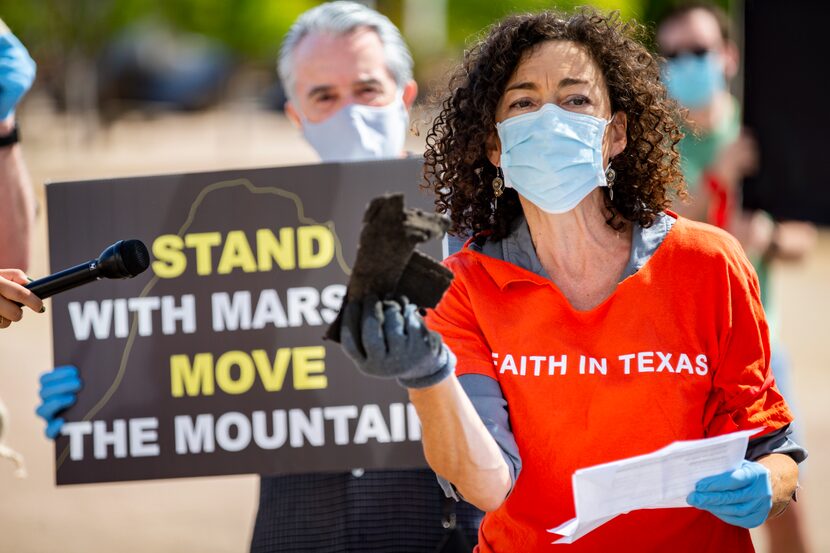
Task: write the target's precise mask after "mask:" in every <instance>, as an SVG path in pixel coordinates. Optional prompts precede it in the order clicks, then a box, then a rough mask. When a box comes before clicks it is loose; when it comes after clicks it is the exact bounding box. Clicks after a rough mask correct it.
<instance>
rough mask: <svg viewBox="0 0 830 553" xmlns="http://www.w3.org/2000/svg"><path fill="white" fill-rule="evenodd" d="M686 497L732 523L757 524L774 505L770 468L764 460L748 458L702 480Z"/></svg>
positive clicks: (692, 503)
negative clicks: (738, 464)
mask: <svg viewBox="0 0 830 553" xmlns="http://www.w3.org/2000/svg"><path fill="white" fill-rule="evenodd" d="M686 501H687V502H688V503H689V505H691V506H692V507H697V508H698V509H703V510H706V511H709V512H710V513H712V514H713V515H715V516H716V517H718V518H719V519H721V520H722V521H724V522H728V523H729V524H733V525H735V526H741V527H743V528H755V527H756V526H760V525H761V524H762V523H763V522H764V521H765V520H766V519H767V515H769V511H770V509H772V482H771V481H770V475H769V470H767V467H765V466H764V465H762V464H761V463H754V462H752V461H747V460H744V461H743V463H741V466H740V467H738V468H737V469H735V470H733V471H732V472H725V473H723V474H719V475H717V476H710V477H709V478H704V479H702V480H700V481H699V482H698V483H697V484H696V485H695V491H693V492H692V493H690V494H689V496H688V497H687V498H686Z"/></svg>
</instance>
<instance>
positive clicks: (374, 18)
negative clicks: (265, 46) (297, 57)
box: [277, 0, 412, 98]
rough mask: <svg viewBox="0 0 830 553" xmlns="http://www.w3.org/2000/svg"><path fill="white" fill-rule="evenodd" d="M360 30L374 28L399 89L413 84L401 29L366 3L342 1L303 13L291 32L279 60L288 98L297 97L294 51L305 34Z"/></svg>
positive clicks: (279, 71) (328, 3)
mask: <svg viewBox="0 0 830 553" xmlns="http://www.w3.org/2000/svg"><path fill="white" fill-rule="evenodd" d="M360 27H368V28H370V29H372V30H373V31H375V32H376V33H377V34H378V36H379V37H380V42H381V44H383V50H384V53H385V54H386V65H387V67H388V68H389V72H390V73H392V76H393V77H394V78H395V82H396V83H397V84H398V88H403V87H404V86H405V85H406V84H407V83H408V82H409V81H411V80H412V54H410V53H409V48H407V47H406V43H405V42H404V40H403V37H402V36H401V33H400V31H399V30H398V28H397V27H395V25H394V24H393V23H392V22H391V21H389V18H388V17H386V16H385V15H383V14H381V13H379V12H377V11H375V10H373V9H371V8H367V7H366V6H364V5H363V4H358V3H357V2H348V1H344V0H339V1H337V2H327V3H325V4H322V5H320V6H317V7H316V8H312V9H310V10H308V11H306V12H303V13H302V14H301V15H300V17H298V18H297V20H296V21H295V22H294V24H293V25H291V28H290V29H288V33H287V34H286V35H285V39H283V41H282V46H281V47H280V55H279V59H278V60H277V72H278V73H279V76H280V80H281V81H282V86H283V88H284V89H285V94H286V95H287V96H288V98H293V97H294V85H295V84H296V73H295V68H294V50H295V49H296V48H297V45H298V44H299V43H300V41H301V40H302V39H303V38H304V37H305V36H306V35H308V34H310V33H312V32H317V33H328V34H333V35H346V34H348V33H350V32H352V31H354V30H355V29H358V28H360Z"/></svg>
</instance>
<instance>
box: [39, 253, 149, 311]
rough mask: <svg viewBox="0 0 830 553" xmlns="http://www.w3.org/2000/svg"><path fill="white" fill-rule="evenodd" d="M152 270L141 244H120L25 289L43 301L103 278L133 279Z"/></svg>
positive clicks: (40, 279) (41, 279)
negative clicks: (147, 270) (149, 269)
mask: <svg viewBox="0 0 830 553" xmlns="http://www.w3.org/2000/svg"><path fill="white" fill-rule="evenodd" d="M149 266H150V252H148V251H147V246H145V245H144V243H143V242H141V240H119V241H118V242H116V243H115V244H113V245H112V246H110V247H109V248H107V249H105V250H104V251H103V252H101V255H99V256H98V257H97V258H96V259H92V260H90V261H87V262H86V263H81V264H80V265H75V266H74V267H70V268H69V269H64V270H63V271H61V272H59V273H55V274H53V275H49V276H47V277H43V278H39V279H37V280H34V281H32V282H30V283H29V284H27V285H26V288H28V289H29V290H31V291H32V292H33V293H34V294H35V295H36V296H37V297H39V298H40V299H46V298H48V297H50V296H54V295H55V294H59V293H60V292H66V291H67V290H71V289H72V288H75V287H77V286H80V285H82V284H86V283H87V282H93V281H95V280H99V279H102V278H133V277H134V276H136V275H139V274H141V273H143V272H144V271H145V270H146V269H147V267H149Z"/></svg>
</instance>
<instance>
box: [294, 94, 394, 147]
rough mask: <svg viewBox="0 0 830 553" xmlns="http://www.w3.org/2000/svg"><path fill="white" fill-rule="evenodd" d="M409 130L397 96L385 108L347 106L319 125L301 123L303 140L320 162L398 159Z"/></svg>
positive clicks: (304, 121)
mask: <svg viewBox="0 0 830 553" xmlns="http://www.w3.org/2000/svg"><path fill="white" fill-rule="evenodd" d="M408 126H409V114H408V112H407V110H406V106H405V105H404V103H403V93H399V94H397V95H396V97H395V99H394V100H393V101H392V103H390V104H388V105H385V106H364V105H360V104H349V105H347V106H345V107H343V108H342V109H340V110H339V111H337V112H336V113H334V114H333V115H332V116H331V117H329V118H328V119H325V120H323V121H321V122H319V123H310V122H308V121H306V120H305V119H303V136H305V139H306V140H307V141H308V143H309V144H311V147H312V148H314V149H315V150H316V151H317V154H318V155H319V156H320V159H321V160H322V161H361V160H367V159H383V158H393V157H398V156H400V155H401V153H402V152H403V145H404V140H405V139H406V130H407V128H408Z"/></svg>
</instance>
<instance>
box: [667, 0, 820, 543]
mask: <svg viewBox="0 0 830 553" xmlns="http://www.w3.org/2000/svg"><path fill="white" fill-rule="evenodd" d="M731 36H732V31H731V28H730V22H729V18H728V17H727V15H726V14H725V13H724V12H723V10H721V9H720V8H718V7H717V6H715V5H713V4H709V3H706V2H691V3H686V4H682V5H680V6H679V7H677V8H674V9H673V10H671V11H670V12H669V13H667V14H666V15H665V16H664V17H663V19H662V20H661V21H660V23H659V24H658V27H657V45H658V48H659V50H660V54H661V55H662V56H663V57H664V58H665V59H666V61H665V65H664V68H663V74H664V78H665V81H666V87H667V88H668V92H669V95H671V96H672V97H674V99H675V100H677V101H678V103H680V105H681V106H682V107H684V108H686V109H688V127H687V129H686V137H685V138H684V139H683V140H682V141H681V142H680V144H679V145H678V148H679V150H680V154H681V165H682V167H683V173H684V176H685V178H686V184H687V186H688V189H689V192H690V194H691V197H692V201H691V203H688V204H682V203H676V204H675V205H674V209H675V210H677V212H678V213H680V214H681V215H684V216H686V217H689V218H692V219H697V220H700V221H705V222H708V223H711V224H714V225H717V226H719V227H721V228H724V229H726V230H728V231H729V232H731V233H732V234H733V235H734V236H735V237H736V238H737V239H738V240H739V241H740V242H741V244H742V246H743V247H744V250H745V252H746V254H747V256H748V257H749V259H750V260H751V261H752V263H753V265H754V266H755V269H756V271H757V272H758V277H759V281H760V284H761V299H762V302H763V304H764V309H765V311H766V313H767V319H768V322H769V325H770V343H771V344H772V357H771V360H770V364H771V367H772V371H773V373H774V375H775V379H776V383H777V384H778V387H779V389H780V390H781V392H782V394H783V395H784V397H785V398H786V399H787V402H788V403H789V404H790V405H793V404H794V403H797V402H795V401H794V398H793V392H792V389H791V388H790V374H789V373H790V367H789V361H788V359H787V356H786V353H784V351H783V350H782V347H781V344H780V343H779V342H778V341H777V339H776V316H775V309H774V305H773V301H772V298H771V297H770V282H769V279H770V271H769V269H770V263H771V262H772V261H773V260H775V259H786V260H798V259H801V258H802V257H803V256H804V255H805V254H806V253H807V252H808V251H809V250H810V249H811V248H812V245H813V243H814V241H815V235H816V231H815V229H814V228H813V227H812V225H810V224H809V223H802V222H780V221H775V220H773V218H772V217H771V216H770V215H769V214H768V213H766V212H765V211H762V210H755V211H747V210H744V209H743V206H742V198H741V183H742V181H743V179H744V178H745V177H747V176H749V175H751V174H753V173H754V172H756V171H757V170H758V147H757V144H756V142H755V140H754V138H753V137H752V134H751V132H750V131H749V130H747V129H744V128H742V125H741V109H740V105H739V103H738V100H737V99H736V98H735V97H734V96H733V95H732V94H731V93H730V92H729V89H728V82H729V80H730V79H732V78H733V77H735V75H736V74H737V72H738V64H739V54H738V48H737V46H736V45H735V43H734V42H733V41H732V38H731ZM796 441H798V442H799V443H803V442H801V440H800V438H797V439H796ZM801 518H802V517H801V515H800V508H799V506H798V503H796V502H792V503H791V506H790V508H789V509H788V511H786V512H785V513H783V514H782V515H781V516H780V517H777V518H775V519H770V520H768V521H767V522H766V524H765V527H766V528H767V530H768V533H769V536H770V551H771V552H773V553H781V552H785V551H786V552H805V551H809V548H808V547H807V541H806V537H805V535H804V531H803V529H802V521H801Z"/></svg>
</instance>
